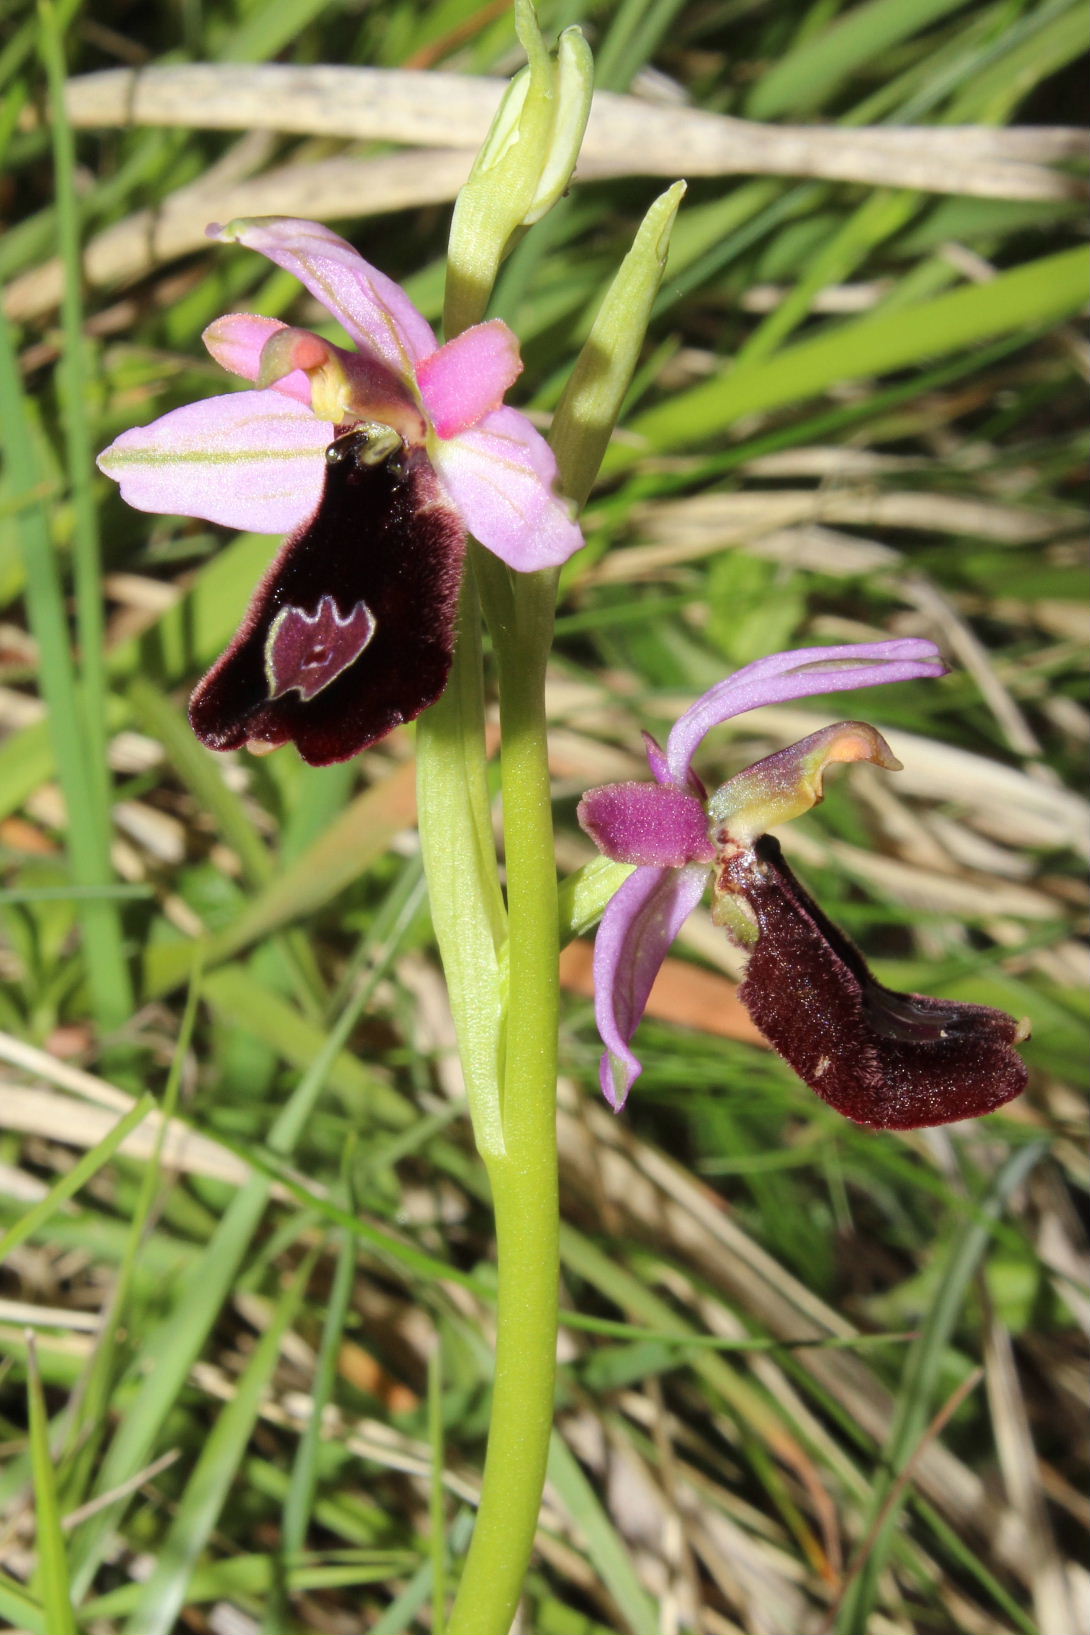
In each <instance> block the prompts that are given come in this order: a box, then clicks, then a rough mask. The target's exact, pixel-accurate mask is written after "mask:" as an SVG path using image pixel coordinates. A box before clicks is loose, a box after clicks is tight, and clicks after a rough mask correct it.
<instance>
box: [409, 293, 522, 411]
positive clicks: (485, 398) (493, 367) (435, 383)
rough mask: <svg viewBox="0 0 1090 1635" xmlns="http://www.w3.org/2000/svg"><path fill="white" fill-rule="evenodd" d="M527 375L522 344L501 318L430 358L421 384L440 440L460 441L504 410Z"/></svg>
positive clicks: (421, 369) (418, 373) (419, 375)
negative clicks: (506, 395) (494, 411)
mask: <svg viewBox="0 0 1090 1635" xmlns="http://www.w3.org/2000/svg"><path fill="white" fill-rule="evenodd" d="M521 373H522V359H521V358H520V357H519V345H518V341H517V340H516V339H515V337H514V335H512V333H511V331H510V330H509V329H508V327H507V325H506V324H505V323H504V322H503V320H502V319H501V318H493V319H492V320H491V322H489V323H487V324H477V325H476V327H475V328H473V329H467V330H464V331H463V333H462V334H461V335H458V336H457V337H456V338H455V339H454V340H453V341H448V342H447V344H446V346H441V347H440V348H439V350H438V352H433V353H432V355H431V357H430V358H425V359H424V361H423V362H422V363H421V364H420V365H419V367H418V368H417V371H416V379H417V384H418V385H419V387H420V395H421V397H422V398H423V399H424V407H425V409H427V411H428V419H429V420H430V421H431V423H432V425H433V426H434V427H435V429H436V431H437V432H438V433H439V435H440V437H457V436H458V434H459V433H460V432H463V431H468V429H469V427H470V426H475V425H476V424H477V422H478V420H480V419H482V418H483V417H484V416H485V415H486V414H488V412H489V411H490V410H491V409H498V408H499V406H500V404H501V403H502V402H503V398H504V393H505V392H506V391H507V389H508V387H510V386H512V385H514V383H515V381H516V380H517V379H518V377H519V375H521Z"/></svg>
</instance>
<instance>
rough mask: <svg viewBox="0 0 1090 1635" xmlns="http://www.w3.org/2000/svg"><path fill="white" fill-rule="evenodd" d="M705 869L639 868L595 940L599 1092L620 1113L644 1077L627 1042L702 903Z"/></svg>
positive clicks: (618, 895) (609, 908) (609, 907)
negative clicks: (669, 956) (675, 943)
mask: <svg viewBox="0 0 1090 1635" xmlns="http://www.w3.org/2000/svg"><path fill="white" fill-rule="evenodd" d="M707 877H708V871H707V869H706V868H704V867H701V866H700V865H698V864H691V865H690V866H689V867H688V868H685V869H677V870H674V869H669V870H664V869H637V870H636V872H635V874H630V875H629V877H628V879H627V880H626V881H625V882H624V884H623V885H622V886H621V887H620V889H619V890H618V891H617V892H616V893H615V894H614V896H613V897H611V898H610V900H609V903H608V904H607V905H606V911H605V913H604V914H603V915H602V923H601V925H600V926H599V927H598V934H597V936H596V937H595V939H594V1012H595V1017H596V1019H597V1023H598V1032H599V1033H600V1034H601V1036H602V1043H603V1044H604V1045H605V1047H606V1054H605V1055H604V1056H603V1057H602V1067H601V1075H600V1078H601V1085H602V1094H603V1095H604V1096H605V1098H606V1100H607V1101H608V1102H609V1105H610V1106H611V1107H612V1108H613V1110H614V1112H618V1113H619V1112H620V1110H621V1108H622V1107H623V1106H624V1104H625V1101H626V1100H627V1099H628V1092H629V1091H630V1090H631V1088H632V1086H633V1084H634V1083H635V1082H636V1080H637V1079H638V1078H639V1075H640V1072H641V1067H640V1063H639V1060H638V1058H637V1057H636V1056H635V1055H634V1054H633V1052H632V1051H631V1050H630V1049H629V1041H630V1040H631V1038H632V1035H633V1034H634V1033H635V1031H636V1028H637V1027H638V1026H639V1021H640V1017H641V1016H642V1015H643V1012H644V1007H645V1006H646V1004H647V996H648V994H649V993H650V992H651V988H652V986H653V984H654V981H655V978H656V976H657V975H658V973H659V969H660V967H661V965H662V962H663V960H664V959H665V958H666V953H667V950H668V949H669V947H670V944H671V943H672V942H673V940H674V938H675V937H676V936H677V934H678V932H679V931H680V930H681V927H682V926H683V925H684V923H685V921H686V920H687V919H688V917H689V915H690V914H691V913H692V911H693V909H694V908H695V907H696V905H697V903H699V901H700V899H701V897H702V895H703V892H704V885H705V882H706V880H707Z"/></svg>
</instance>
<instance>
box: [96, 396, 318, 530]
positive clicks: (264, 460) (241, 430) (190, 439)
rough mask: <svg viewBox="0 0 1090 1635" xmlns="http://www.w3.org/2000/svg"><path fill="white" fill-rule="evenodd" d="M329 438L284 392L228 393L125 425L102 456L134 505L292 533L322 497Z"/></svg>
mask: <svg viewBox="0 0 1090 1635" xmlns="http://www.w3.org/2000/svg"><path fill="white" fill-rule="evenodd" d="M332 437H333V427H332V426H331V425H329V424H328V423H327V422H326V421H322V420H315V418H314V416H313V415H312V414H311V413H310V412H309V411H308V410H304V409H301V408H299V407H298V406H297V405H296V404H295V403H294V402H293V401H292V400H291V399H290V398H287V397H285V396H284V395H283V394H282V393H280V392H275V391H267V392H230V393H228V395H227V396H226V397H209V398H205V399H204V400H203V401H202V402H200V403H188V404H186V405H185V406H184V407H183V408H181V409H173V410H172V411H171V412H170V414H165V415H163V416H162V417H161V418H160V419H159V420H153V421H152V423H151V424H150V425H148V426H134V427H133V429H132V430H131V431H126V432H122V434H121V436H120V437H119V438H117V440H116V441H115V442H113V443H111V444H110V447H109V448H108V449H104V450H103V452H102V453H101V454H100V455H99V457H98V464H99V469H100V470H102V471H104V472H105V473H106V475H107V476H108V477H112V478H113V479H114V480H115V481H116V482H117V483H119V484H120V487H121V493H122V496H123V498H124V499H125V500H127V502H128V503H129V505H132V506H134V507H135V508H136V510H138V511H159V512H164V513H166V514H167V515H174V516H182V517H203V518H204V519H205V520H206V521H208V522H219V523H222V524H223V526H224V527H226V528H239V529H249V530H251V531H252V532H254V533H258V534H289V533H291V532H292V531H293V530H294V529H295V528H298V527H299V525H300V524H301V523H303V522H305V521H306V520H307V518H308V517H309V516H310V515H311V514H312V513H313V512H314V510H315V509H316V508H317V505H318V502H319V500H320V499H321V497H322V487H323V484H324V481H325V459H324V454H325V449H326V446H327V444H328V443H329V442H330V441H331V440H332Z"/></svg>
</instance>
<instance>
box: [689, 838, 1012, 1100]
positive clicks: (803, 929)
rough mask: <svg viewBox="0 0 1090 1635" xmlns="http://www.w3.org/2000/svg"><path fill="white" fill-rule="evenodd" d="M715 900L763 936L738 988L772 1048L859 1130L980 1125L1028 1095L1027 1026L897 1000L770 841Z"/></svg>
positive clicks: (920, 997) (727, 875) (737, 861)
mask: <svg viewBox="0 0 1090 1635" xmlns="http://www.w3.org/2000/svg"><path fill="white" fill-rule="evenodd" d="M716 886H717V890H725V891H733V892H737V893H739V894H740V895H741V896H742V897H743V898H744V899H745V900H746V901H747V902H748V903H749V905H750V907H751V908H752V909H753V912H754V914H755V915H756V918H757V925H758V928H759V933H760V934H759V936H758V939H757V942H756V944H755V946H754V948H753V952H752V953H751V954H750V957H749V963H748V965H747V967H746V977H745V981H744V982H743V984H742V987H741V989H740V991H739V992H740V997H741V999H742V1002H743V1003H744V1005H745V1006H746V1009H747V1010H748V1011H749V1014H750V1015H751V1016H752V1018H753V1020H754V1021H755V1022H756V1024H757V1026H758V1027H759V1028H760V1030H761V1032H762V1033H763V1034H764V1035H765V1038H766V1039H767V1040H768V1041H769V1043H770V1044H771V1045H773V1046H774V1047H775V1048H776V1049H777V1050H778V1051H779V1053H780V1055H781V1056H783V1057H785V1059H786V1060H787V1061H788V1062H789V1063H790V1065H791V1066H792V1067H793V1068H794V1070H795V1072H796V1073H797V1074H798V1075H799V1077H800V1078H801V1079H804V1080H805V1082H806V1083H807V1084H808V1085H809V1086H810V1088H811V1090H815V1091H816V1092H817V1094H818V1095H819V1096H821V1097H822V1099H823V1100H824V1101H827V1102H828V1103H829V1105H830V1106H831V1107H835V1108H836V1110H837V1112H839V1113H843V1114H844V1115H845V1117H847V1118H850V1119H854V1120H855V1122H856V1123H857V1124H866V1125H870V1126H871V1127H873V1128H877V1129H883V1130H910V1129H918V1128H920V1127H922V1126H924V1125H928V1124H949V1123H952V1122H953V1121H954V1120H956V1119H962V1118H977V1117H979V1115H980V1114H981V1113H990V1112H992V1111H993V1109H994V1108H996V1107H1002V1106H1003V1104H1004V1102H1008V1101H1011V1100H1012V1099H1013V1098H1014V1097H1015V1096H1017V1095H1020V1094H1021V1092H1022V1091H1023V1090H1024V1089H1025V1087H1026V1067H1025V1063H1024V1062H1023V1061H1022V1060H1021V1058H1020V1057H1019V1056H1018V1055H1017V1053H1016V1052H1015V1050H1014V1048H1013V1047H1014V1045H1015V1044H1018V1043H1020V1042H1021V1040H1022V1039H1024V1038H1025V1037H1026V1036H1027V1032H1028V1030H1027V1028H1026V1027H1025V1024H1020V1023H1018V1022H1016V1021H1015V1020H1014V1018H1013V1017H1010V1016H1007V1015H1006V1014H1005V1013H1004V1012H1003V1011H998V1010H992V1009H991V1007H990V1006H988V1005H969V1004H962V1003H961V1002H960V1001H958V1000H950V999H932V998H930V997H928V996H927V995H925V994H903V993H895V992H894V991H893V990H892V989H890V988H884V987H883V986H882V984H881V983H880V982H878V981H877V980H876V979H875V978H874V977H873V976H872V975H871V973H870V971H869V970H868V969H867V966H866V964H865V962H864V960H863V956H862V955H861V954H860V952H859V950H858V949H857V948H856V947H855V945H854V944H853V943H852V942H850V941H849V940H848V938H847V937H846V936H845V935H844V933H843V932H842V931H839V930H838V929H837V927H836V926H835V925H833V924H832V923H831V921H829V920H828V919H826V917H825V915H824V914H823V913H822V911H821V909H820V908H819V907H818V906H817V904H816V903H815V902H814V901H813V899H812V898H811V897H809V896H808V895H807V893H806V892H805V891H804V890H803V888H802V886H800V884H799V882H798V881H797V880H796V879H795V877H794V875H793V874H792V873H791V870H790V869H789V868H788V866H787V864H786V863H785V862H784V860H783V856H782V853H781V851H780V847H779V844H778V842H777V841H775V840H773V838H772V837H771V835H762V836H761V838H760V839H759V840H758V841H757V842H756V845H755V846H754V847H753V849H752V850H750V851H745V852H742V853H740V854H739V855H738V856H736V857H733V858H728V859H726V860H725V861H724V862H723V863H722V864H721V865H720V869H719V874H718V878H717V882H716Z"/></svg>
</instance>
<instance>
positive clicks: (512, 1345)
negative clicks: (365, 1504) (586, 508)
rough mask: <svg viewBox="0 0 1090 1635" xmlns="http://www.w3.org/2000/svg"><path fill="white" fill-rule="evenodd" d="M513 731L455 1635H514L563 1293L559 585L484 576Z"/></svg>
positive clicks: (506, 770) (547, 578)
mask: <svg viewBox="0 0 1090 1635" xmlns="http://www.w3.org/2000/svg"><path fill="white" fill-rule="evenodd" d="M482 577H484V578H485V580H486V589H485V592H484V599H485V605H486V608H487V611H488V616H489V628H490V629H491V631H492V634H493V640H494V642H495V647H496V659H497V665H498V668H499V680H500V711H501V723H502V728H503V761H502V771H503V802H504V843H505V850H506V859H507V906H508V917H509V925H510V936H509V945H508V946H509V971H510V989H509V999H508V1012H507V1014H508V1025H507V1039H506V1058H505V1064H504V1077H503V1107H502V1117H503V1138H504V1140H503V1151H502V1152H501V1153H492V1154H486V1155H485V1163H486V1166H487V1169H488V1176H489V1180H490V1182H491V1185H492V1197H493V1203H494V1206H495V1212H496V1244H497V1256H498V1265H499V1288H498V1298H497V1313H496V1333H497V1340H496V1375H495V1384H494V1386H493V1393H492V1416H491V1422H490V1427H489V1434H488V1455H487V1458H486V1461H485V1469H484V1479H483V1483H482V1488H481V1503H480V1509H479V1512H478V1516H477V1525H476V1528H475V1530H474V1533H473V1540H472V1543H471V1545H470V1549H469V1554H468V1556H467V1558H466V1564H465V1568H464V1571H463V1574H462V1581H461V1584H460V1586H459V1590H458V1595H457V1599H456V1601H455V1604H454V1609H453V1612H452V1614H451V1620H450V1624H449V1626H448V1635H506V1632H507V1630H508V1629H509V1628H510V1625H511V1620H512V1618H513V1617H514V1614H515V1608H516V1606H517V1604H518V1598H519V1594H520V1591H521V1589H522V1584H523V1580H524V1577H525V1574H526V1568H527V1566H528V1564H529V1560H530V1555H531V1551H532V1549H533V1543H534V1532H535V1529H536V1526H537V1517H538V1510H539V1508H540V1504H541V1493H542V1489H543V1487H544V1485H545V1466H546V1461H547V1459H548V1452H549V1435H550V1431H551V1429H552V1418H553V1389H554V1383H555V1372H556V1329H557V1302H558V1288H559V1227H558V1195H557V1156H556V1052H557V1018H558V1011H559V982H558V974H557V950H558V930H557V899H556V867H555V863H554V846H553V824H552V805H551V799H550V792H549V763H548V743H547V737H546V730H545V696H544V682H545V662H546V658H547V656H548V652H549V646H550V642H551V638H552V623H553V608H554V604H555V597H556V575H555V574H554V573H552V572H548V573H540V574H533V575H520V576H518V577H517V578H515V579H514V581H513V582H511V581H510V580H509V579H508V576H507V574H506V570H503V569H501V568H499V567H498V565H496V566H495V567H493V566H492V565H491V564H489V565H486V566H485V568H484V573H483V575H482Z"/></svg>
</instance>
